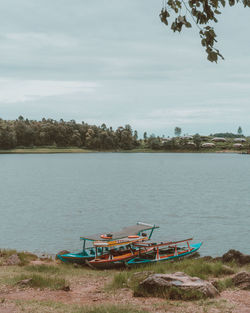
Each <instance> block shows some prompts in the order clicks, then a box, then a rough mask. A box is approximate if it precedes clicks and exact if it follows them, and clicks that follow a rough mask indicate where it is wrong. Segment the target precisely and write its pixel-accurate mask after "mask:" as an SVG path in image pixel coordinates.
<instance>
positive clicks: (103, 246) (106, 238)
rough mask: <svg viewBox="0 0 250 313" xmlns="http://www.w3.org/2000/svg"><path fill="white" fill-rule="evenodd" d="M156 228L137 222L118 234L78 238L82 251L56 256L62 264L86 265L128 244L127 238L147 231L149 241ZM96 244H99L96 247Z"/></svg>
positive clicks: (111, 233)
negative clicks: (81, 242)
mask: <svg viewBox="0 0 250 313" xmlns="http://www.w3.org/2000/svg"><path fill="white" fill-rule="evenodd" d="M156 228H159V226H156V225H150V224H146V223H142V222H137V223H136V225H133V226H128V227H124V228H123V229H121V230H120V231H118V232H110V233H106V234H104V233H99V234H94V235H90V236H83V237H80V240H82V241H83V249H82V251H80V252H77V253H66V254H62V255H57V256H58V258H59V259H60V260H61V261H63V262H70V263H78V264H86V261H90V260H93V259H95V258H97V257H100V256H102V255H106V254H109V250H110V249H111V248H112V247H113V248H114V249H116V250H117V246H123V245H128V244H130V243H131V239H132V238H128V236H141V235H142V234H144V232H147V231H149V232H150V233H149V235H148V239H150V238H151V236H152V234H153V231H154V230H155V229H156ZM94 243H95V244H94ZM98 243H100V244H99V245H98ZM88 244H90V247H86V246H87V245H88Z"/></svg>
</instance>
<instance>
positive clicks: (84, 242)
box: [82, 239, 86, 251]
mask: <svg viewBox="0 0 250 313" xmlns="http://www.w3.org/2000/svg"><path fill="white" fill-rule="evenodd" d="M85 248H86V240H85V239H84V240H83V246H82V250H83V251H85Z"/></svg>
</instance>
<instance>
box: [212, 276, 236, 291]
mask: <svg viewBox="0 0 250 313" xmlns="http://www.w3.org/2000/svg"><path fill="white" fill-rule="evenodd" d="M214 286H215V287H216V288H217V289H218V290H219V291H220V292H221V291H223V290H226V289H228V288H233V287H234V283H233V281H232V278H230V277H229V278H225V279H221V280H218V281H216V283H214Z"/></svg>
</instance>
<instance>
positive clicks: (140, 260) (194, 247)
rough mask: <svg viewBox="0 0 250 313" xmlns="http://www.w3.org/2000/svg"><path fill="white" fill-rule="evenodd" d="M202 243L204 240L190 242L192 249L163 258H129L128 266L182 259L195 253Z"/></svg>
mask: <svg viewBox="0 0 250 313" xmlns="http://www.w3.org/2000/svg"><path fill="white" fill-rule="evenodd" d="M201 245H202V242H199V243H195V244H190V248H191V250H190V251H189V250H187V251H186V252H184V253H179V254H177V255H174V254H173V255H170V256H166V257H165V258H164V257H162V258H159V259H156V258H154V259H148V258H140V257H137V258H133V259H131V260H129V261H128V262H127V265H128V266H131V265H137V264H149V263H157V262H163V261H168V260H175V259H180V258H184V257H188V256H190V255H192V254H194V253H196V252H197V251H198V250H199V249H200V247H201Z"/></svg>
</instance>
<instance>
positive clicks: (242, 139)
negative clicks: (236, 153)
mask: <svg viewBox="0 0 250 313" xmlns="http://www.w3.org/2000/svg"><path fill="white" fill-rule="evenodd" d="M234 142H246V139H245V138H235V139H234Z"/></svg>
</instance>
